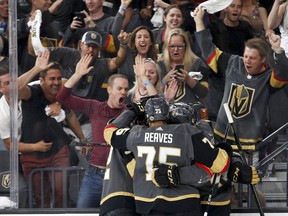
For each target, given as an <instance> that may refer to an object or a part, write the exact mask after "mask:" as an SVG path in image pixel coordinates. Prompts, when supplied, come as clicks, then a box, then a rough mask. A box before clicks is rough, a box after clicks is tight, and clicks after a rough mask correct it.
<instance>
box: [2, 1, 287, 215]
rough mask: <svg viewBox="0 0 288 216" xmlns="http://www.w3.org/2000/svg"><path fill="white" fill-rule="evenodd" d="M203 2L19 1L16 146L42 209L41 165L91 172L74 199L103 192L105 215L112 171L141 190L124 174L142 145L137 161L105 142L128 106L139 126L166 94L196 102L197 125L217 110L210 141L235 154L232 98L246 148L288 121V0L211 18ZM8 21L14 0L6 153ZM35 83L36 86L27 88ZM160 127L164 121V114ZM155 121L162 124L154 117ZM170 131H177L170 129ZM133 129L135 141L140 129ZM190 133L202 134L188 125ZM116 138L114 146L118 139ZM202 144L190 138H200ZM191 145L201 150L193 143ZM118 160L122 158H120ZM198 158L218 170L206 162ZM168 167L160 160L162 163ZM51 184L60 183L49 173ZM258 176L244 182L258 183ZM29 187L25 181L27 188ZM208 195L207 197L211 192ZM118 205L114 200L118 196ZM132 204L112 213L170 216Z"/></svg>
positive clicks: (80, 203)
mask: <svg viewBox="0 0 288 216" xmlns="http://www.w3.org/2000/svg"><path fill="white" fill-rule="evenodd" d="M205 2H206V1H204V0H202V1H201V0H198V1H196V0H171V1H168V0H146V1H142V0H121V1H120V0H119V1H113V0H107V1H104V0H83V1H82V0H18V1H17V4H18V7H17V8H18V11H17V16H18V20H17V37H18V38H17V41H18V90H19V110H18V116H19V118H18V119H19V121H18V123H19V125H18V129H19V130H18V131H19V137H18V141H19V152H20V153H21V154H19V157H20V164H21V166H20V167H21V168H22V169H23V173H22V171H21V173H20V175H21V174H23V176H24V178H25V180H26V183H27V184H28V183H29V181H30V180H31V181H33V182H35V184H34V191H35V196H34V199H35V200H34V202H35V205H34V206H35V207H39V206H40V203H41V196H40V188H39V184H37V182H39V181H40V180H39V176H34V177H33V178H30V177H29V174H30V172H31V170H32V169H33V168H44V167H63V166H84V168H85V169H86V172H85V175H84V178H83V181H82V184H81V188H80V192H79V196H78V200H77V203H76V204H75V206H76V207H77V208H92V207H99V206H100V201H101V195H102V198H103V200H102V201H101V205H103V203H104V205H103V206H104V207H103V209H104V210H103V209H102V210H103V212H105V214H106V213H108V212H109V211H108V210H109V207H108V210H107V206H109V202H110V201H109V200H108V201H109V202H107V200H106V196H108V197H109V196H110V193H112V192H111V191H110V190H111V185H112V184H113V185H119V182H122V180H119V182H118V183H117V181H116V182H114V181H110V182H109V181H108V182H105V181H106V180H107V179H109V177H108V176H109V175H112V176H115V174H112V166H111V165H109V164H114V165H113V166H114V169H119V170H121V173H120V174H119V175H123V176H124V175H125V178H123V179H124V180H123V182H124V181H125V182H126V184H127V185H129V184H130V187H128V186H127V188H126V186H125V188H121V189H123V190H124V192H127V193H129V194H130V193H133V189H132V188H131V184H134V183H133V181H132V178H129V176H130V174H131V173H130V168H131V167H130V168H129V169H128V168H127V169H126V167H128V165H129V164H131V163H133V159H132V158H133V157H135V158H136V161H137V158H138V157H142V156H140V155H135V153H136V150H134V151H133V154H134V155H133V154H131V152H130V153H129V154H128V153H127V152H126V151H125V150H127V149H125V147H121V148H120V149H113V151H111V152H110V146H109V145H108V143H109V144H112V145H113V142H115V140H109V139H107V137H106V135H105V134H104V130H105V132H107V128H106V129H105V126H106V125H107V124H109V122H110V121H111V119H115V118H116V122H117V124H119V120H118V121H117V119H118V118H120V120H122V121H124V120H127V119H125V118H128V117H125V118H124V119H123V117H121V116H122V115H121V113H123V111H124V110H126V109H130V110H131V109H132V108H131V106H132V107H133V106H134V108H133V109H132V110H133V111H134V112H136V116H137V117H136V120H135V119H133V120H135V121H134V122H133V125H134V124H136V125H137V124H140V125H145V122H144V119H141V118H140V117H139V115H140V114H141V108H143V109H144V107H145V109H146V108H147V107H146V106H145V104H144V105H143V104H142V105H143V107H142V106H140V105H139V104H138V103H139V101H141V102H142V103H143V101H145V102H146V101H147V98H150V97H156V98H165V101H166V102H167V103H169V104H170V105H171V104H175V103H184V104H189V106H191V107H193V110H194V112H195V113H194V114H195V115H194V116H195V118H193V124H195V122H196V121H199V122H200V121H201V120H200V119H201V118H200V116H201V114H200V112H201V111H203V110H204V111H206V112H208V119H206V121H209V122H210V123H211V124H209V126H211V127H212V129H211V128H210V129H211V131H212V130H214V136H212V138H211V137H210V141H211V142H214V144H218V143H222V142H226V143H228V144H230V145H231V146H232V147H233V146H234V145H235V141H237V140H235V137H233V132H234V131H233V130H231V129H230V130H229V127H228V126H227V125H229V124H228V122H227V118H226V115H225V111H224V107H223V104H224V103H228V105H229V108H230V109H231V112H232V116H233V118H234V120H235V122H234V124H235V133H237V135H239V140H240V142H241V143H242V144H243V146H254V147H253V148H254V149H256V147H255V146H257V144H258V143H259V142H261V140H263V138H265V136H267V135H268V134H269V133H271V132H273V131H274V130H275V129H277V128H279V127H280V126H282V125H283V124H284V123H286V122H287V121H288V116H287V115H286V116H283V115H281V114H277V113H285V112H286V110H285V107H287V104H288V87H287V85H285V84H286V83H287V82H288V77H287V75H286V74H285V67H286V68H287V65H288V63H287V62H288V60H287V57H288V44H287V43H288V38H287V37H288V36H287V35H288V22H287V20H288V18H287V14H288V13H287V10H288V9H287V8H288V1H286V0H284V1H281V0H274V1H269V0H266V1H265V0H262V1H261V0H232V1H223V2H229V3H230V5H229V6H228V7H226V8H224V9H223V10H220V11H218V12H217V13H214V14H209V13H208V12H207V11H208V10H207V11H205V10H202V7H201V5H202V3H205ZM216 2H217V1H216ZM199 5H200V6H199ZM39 12H40V14H41V16H40V21H41V22H40V26H39V23H38V29H37V26H36V29H33V28H34V27H35V26H33V25H37V24H36V22H35V20H36V21H39V15H37V13H38V14H39ZM192 15H193V16H192ZM152 20H153V22H152ZM155 20H156V21H157V24H155ZM159 23H160V24H159ZM8 26H9V23H8V0H0V94H2V95H3V96H2V98H1V101H0V120H1V121H0V122H1V123H0V138H1V139H2V141H0V150H7V149H8V150H9V149H10V144H11V143H10V142H11V140H10V134H9V133H10V124H5V125H4V124H3V123H2V122H3V121H4V120H5V121H6V120H7V119H9V116H10V114H9V77H8V73H9V68H8V66H9V46H8V44H9V28H8ZM32 29H33V30H34V31H35V32H33V31H32ZM37 31H38V32H37ZM38 33H39V35H38ZM38 36H39V37H38ZM38 39H39V41H37V40H38ZM37 42H38V43H37ZM285 55H286V56H285ZM283 70H284V71H283ZM10 72H11V71H10ZM31 81H34V82H33V83H32V84H31V83H30V84H29V85H28V83H29V82H31ZM143 99H145V100H143ZM148 101H149V100H148ZM155 103H156V104H157V103H158V102H155ZM161 103H164V102H161ZM131 104H132V105H131ZM135 104H138V106H136V105H135ZM126 105H127V107H128V108H127V107H126ZM162 105H163V106H165V104H162ZM135 106H136V107H137V109H136V108H135ZM139 110H140V111H139ZM124 113H125V111H124ZM4 114H5V115H4ZM4 117H5V118H4ZM117 117H118V118H117ZM130 117H131V116H129V118H130ZM131 118H132V117H131ZM134 118H135V116H134ZM129 120H131V119H129ZM160 120H165V122H166V120H167V119H160ZM9 121H10V119H9ZM124 122H125V121H124ZM128 122H129V121H128ZM131 122H132V121H131ZM131 122H129V123H131ZM150 122H153V120H151V119H150ZM168 122H169V121H168ZM110 123H111V122H110ZM186 123H187V122H186ZM190 123H191V124H192V122H190ZM112 124H113V122H112ZM117 124H116V126H115V125H114V126H115V127H117V128H118V129H119V128H121V127H123V126H124V125H123V122H121V124H120V125H121V126H119V125H117ZM165 124H166V123H165ZM152 125H155V124H152ZM160 125H162V123H161V124H160ZM149 126H150V125H149ZM151 127H152V126H151ZM47 128H49V130H47ZM122 130H124V131H125V129H123V128H122ZM131 130H133V127H132V129H131ZM141 130H142V129H141ZM143 130H144V131H145V130H146V129H143ZM191 130H192V129H191ZM197 130H199V128H198V129H197ZM201 130H202V129H201ZM167 131H169V132H171V133H172V132H173V130H171V129H169V130H167ZM175 131H177V130H175ZM206 132H207V131H206ZM119 133H121V130H120V132H119ZM123 133H124V132H123ZM134 133H136V134H137V132H135V130H134ZM189 133H191V134H192V135H191V136H192V137H197V136H196V135H195V134H193V132H190V129H189ZM110 135H111V134H109V136H110ZM118 135H119V134H118ZM111 136H112V135H111ZM135 136H136V135H135ZM139 136H140V135H139ZM126 138H127V137H125V139H124V140H126ZM111 139H112V138H111ZM113 139H116V141H117V137H116V138H113ZM131 139H132V138H131ZM194 139H196V138H192V140H193V142H196V141H194ZM107 140H109V141H107ZM127 140H128V138H127ZM135 140H136V138H135ZM1 142H2V144H1ZM119 142H120V143H121V140H119ZM130 142H131V140H130ZM127 143H128V141H127ZM119 145H120V144H119ZM127 145H128V144H127ZM193 145H194V146H196V144H195V143H194V144H193ZM113 146H114V147H115V146H118V144H116V145H113ZM124 146H125V145H124ZM188 146H189V145H188ZM115 148H117V147H115ZM183 148H184V147H183ZM186 148H187V147H185V149H186ZM221 148H223V149H225V152H227V155H229V154H230V153H229V151H230V150H227V148H226V147H223V146H222V147H219V149H220V150H219V152H221V151H222V150H223V149H221ZM272 148H273V147H272ZM128 149H129V148H128ZM129 150H131V149H129ZM269 151H271V149H270V148H268V147H266V146H265V148H262V149H260V150H259V151H257V152H254V155H253V160H254V161H259V160H261V158H263V157H265V155H266V154H268V153H269ZM109 152H110V158H109ZM138 153H139V152H138ZM202 153H203V152H202ZM213 154H214V153H213V152H212V153H211V155H213ZM217 154H220V153H217ZM222 154H224V153H222ZM225 154H226V153H225ZM111 155H113V158H114V162H111V161H112V160H111ZM198 156H199V155H198ZM230 156H231V155H230ZM211 157H212V156H211ZM214 159H215V158H213V160H214ZM211 160H212V159H211ZM115 161H116V163H115ZM123 161H124V162H123ZM199 161H201V163H203V164H204V165H205V166H206V167H207V166H208V167H209V165H207V164H206V163H204V162H203V161H204V160H203V159H201V158H200V157H199ZM215 161H217V160H216V159H215ZM165 162H166V161H161V159H159V163H165ZM205 162H207V161H205ZM226 162H227V163H229V161H226ZM117 163H118V165H117ZM140 163H141V162H140ZM209 163H210V162H209ZM209 163H208V164H209ZM106 164H108V165H109V169H108V168H107V167H106ZM115 164H116V165H115ZM126 165H127V166H126ZM146 165H147V164H146ZM152 165H153V164H152ZM223 165H226V163H223ZM250 165H251V166H252V165H253V164H250ZM110 166H111V167H110ZM129 166H130V165H129ZM143 166H144V165H143ZM183 166H184V165H183ZM185 166H188V165H187V164H186V165H185ZM115 167H116V168H115ZM117 167H118V168H117ZM211 167H213V166H211ZM211 167H209V168H210V169H212V168H211ZM230 167H233V169H234V168H235V167H234V166H232V165H231V166H230ZM213 168H214V167H213ZM150 169H152V167H150ZM167 169H168V168H167ZM193 169H194V168H193ZM197 169H198V168H197ZM235 169H236V168H235ZM119 170H118V172H119ZM108 171H109V172H108ZM136 171H137V168H136ZM174 171H175V170H174ZM222 171H223V172H225V171H227V170H226V169H224V168H223V170H222V169H221V172H220V171H219V172H218V173H222ZM234 171H235V170H234ZM194 172H195V170H194ZM213 172H214V171H213ZM227 172H228V173H229V171H227ZM231 172H232V171H231V169H230V174H231ZM251 172H252V171H251ZM251 172H250V174H251ZM183 173H184V171H183ZM183 173H182V174H181V175H185V176H186V175H187V172H186V173H185V174H183ZM214 173H217V171H215V172H214ZM148 174H149V172H147V175H148ZM150 174H151V173H150ZM231 176H233V174H231ZM168 177H169V176H168ZM180 177H181V176H180ZM180 177H179V178H180ZM202 177H203V176H202ZM48 178H50V183H51V181H52V180H51V176H49V177H48ZM60 178H62V175H61V174H59V173H58V174H56V179H58V180H57V181H56V182H57V185H56V188H57V190H56V193H57V198H58V199H57V200H56V205H55V206H53V207H62V206H63V203H62V196H63V194H61V191H62V187H63V185H62V183H61V181H60V180H59V179H60ZM127 178H128V179H127ZM252 179H253V178H252V177H251V179H250V180H251V181H252ZM174 180H175V179H174ZM178 180H179V179H178ZM250 180H247V179H245V181H242V182H241V181H238V182H240V183H251V181H250ZM150 181H151V182H152V180H151V179H150ZM48 182H49V181H48ZM103 182H104V189H102V188H103ZM136 182H137V181H136ZM178 182H180V180H179V181H178ZM257 182H258V181H257ZM158 183H159V182H158ZM170 183H171V182H170ZM254 183H255V182H254ZM254 183H253V184H254ZM21 184H25V181H24V180H23V181H22V183H21ZM105 184H106V185H105ZM151 184H152V185H153V183H151ZM179 184H180V183H179ZM152 185H150V186H151V187H152ZM191 185H193V183H191ZM121 186H122V187H123V184H122V185H121ZM150 186H148V187H150ZM154 186H155V185H154ZM166 186H167V185H166ZM166 186H165V187H166ZM169 186H175V184H170V185H169ZM201 186H203V185H201ZM206 186H207V185H206ZM105 187H106V188H105ZM107 187H109V189H107ZM157 187H159V185H157ZM193 187H196V186H194V185H193ZM227 188H228V189H227V191H228V192H227V191H226V195H227V196H228V198H227V196H226V197H225V198H223V200H221V199H220V201H221V202H225V203H226V201H227V202H228V203H226V205H227V206H228V209H224V210H223V209H221V210H219V209H218V210H216V211H215V213H214V214H215V215H217V213H216V212H217V211H224V212H225V214H227V215H229V213H230V204H229V201H228V200H229V199H230V192H231V191H230V187H227ZM206 189H207V188H206ZM102 190H103V191H104V192H105V193H104V195H103V194H102ZM151 190H152V189H151ZM181 190H182V189H181ZM107 191H108V192H107ZM109 191H110V192H109ZM112 191H113V190H112ZM116 191H117V190H114V192H116ZM208 191H209V190H208ZM47 193H49V192H47ZM191 193H192V192H191ZM193 193H194V191H193ZM140 194H141V195H142V192H140ZM183 194H185V193H183ZM200 194H201V193H200ZM145 195H146V194H145V193H144V196H145ZM149 196H150V195H148V197H149ZM189 196H190V195H189ZM199 196H200V195H199ZM203 197H205V199H206V197H207V193H206V194H205V196H203ZM110 198H111V197H110ZM130 198H131V197H129V196H128V197H125V196H124V198H121V199H125V200H126V201H127V200H128V201H127V202H130V201H131V200H130ZM146 198H147V197H146ZM149 198H151V199H152V198H153V196H151V197H149ZM20 199H23V200H24V201H23V203H24V204H23V205H21V207H25V199H27V197H25V195H23V196H21V197H20ZM140 199H141V198H140ZM227 199H228V200H227ZM118 201H119V200H118ZM142 201H143V200H142ZM142 201H141V202H142ZM154 201H155V200H154ZM202 201H203V200H202ZM220 201H219V202H220ZM50 202H51V201H50V200H49V197H48V196H47V197H45V206H46V207H48V206H50V205H51V203H50ZM105 202H106V203H105ZM113 202H116V203H117V200H116V201H113ZM141 202H140V203H141ZM193 202H194V201H193ZM107 203H108V205H107ZM120 203H121V202H120ZM144 203H145V201H144ZM184 203H185V202H184ZM142 204H143V203H141V204H140V205H142ZM205 204H207V203H205ZM106 205H107V206H106ZM212 205H213V204H212ZM127 206H128V204H127ZM127 206H120V207H119V208H121V207H123V208H124V207H127ZM144 206H145V204H144ZM205 206H206V205H205ZM215 206H217V204H216V205H215ZM224 207H225V205H224ZM127 208H128V209H129V211H128V212H127V211H124V212H118V210H117V209H116V210H117V211H116V212H114V215H121V214H123V215H137V213H141V214H142V215H153V214H154V215H158V213H159V215H161V213H163V212H161V211H162V210H163V209H161V211H160V210H159V209H154V210H153V209H152V211H151V212H149V211H148V212H145V211H146V210H145V211H142V209H141V207H140V210H139V211H138V210H137V206H136V210H137V213H134V212H133V211H132V212H130V210H131V209H134V208H135V206H134V205H132V207H131V206H129V207H127ZM151 208H152V207H151ZM202 208H203V206H202ZM168 209H169V208H168ZM200 209H201V208H200ZM200 209H199V211H200V212H201V210H200ZM216 209H217V208H216ZM114 210H115V209H113V211H114ZM159 211H160V212H159ZM167 211H168V210H167ZM187 211H188V210H187ZM164 212H165V211H164ZM172 213H177V212H172ZM198 213H199V212H198ZM105 214H104V213H103V215H105ZM194 214H196V213H195V212H194ZM200 214H201V213H200ZM200 214H199V215H200ZM109 215H110V214H109ZM111 215H113V214H112V213H111ZM164 215H165V214H164ZM175 215H176V214H175ZM177 215H178V214H177ZM179 215H182V214H179ZM183 215H186V214H183ZM187 215H189V214H187Z"/></svg>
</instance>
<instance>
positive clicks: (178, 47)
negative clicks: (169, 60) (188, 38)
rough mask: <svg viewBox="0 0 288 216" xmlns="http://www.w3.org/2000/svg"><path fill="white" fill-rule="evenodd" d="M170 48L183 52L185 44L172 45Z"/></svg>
mask: <svg viewBox="0 0 288 216" xmlns="http://www.w3.org/2000/svg"><path fill="white" fill-rule="evenodd" d="M169 48H170V49H171V50H175V49H176V48H177V49H178V50H183V49H184V48H185V44H182V45H170V46H169Z"/></svg>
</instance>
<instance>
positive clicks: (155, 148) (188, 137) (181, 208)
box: [104, 98, 231, 216]
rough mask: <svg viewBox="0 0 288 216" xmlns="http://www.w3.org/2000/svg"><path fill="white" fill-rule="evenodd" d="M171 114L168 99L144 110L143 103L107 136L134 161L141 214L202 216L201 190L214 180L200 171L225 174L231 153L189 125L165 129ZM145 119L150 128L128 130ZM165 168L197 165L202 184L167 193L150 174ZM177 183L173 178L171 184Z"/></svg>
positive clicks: (112, 126) (122, 117)
mask: <svg viewBox="0 0 288 216" xmlns="http://www.w3.org/2000/svg"><path fill="white" fill-rule="evenodd" d="M144 110H145V111H144ZM168 110H169V107H168V104H167V102H166V101H165V99H164V98H151V99H149V100H148V101H147V103H146V105H145V109H144V107H143V105H142V104H140V103H135V104H131V109H130V110H127V111H124V112H123V114H121V115H120V116H119V117H117V118H116V119H115V120H114V121H112V122H111V124H109V125H108V126H107V127H106V128H105V131H104V137H105V139H106V141H107V143H109V144H111V145H112V146H113V147H114V148H117V149H120V150H130V151H132V153H133V155H134V157H135V160H136V166H135V170H134V179H133V193H134V199H135V203H136V212H137V213H139V214H142V215H177V216H178V215H179V216H180V215H187V216H188V215H191V216H192V215H193V216H198V215H199V216H200V215H202V213H201V206H200V199H199V198H200V195H199V192H198V190H197V188H196V187H198V186H199V185H203V184H204V183H206V182H207V181H209V178H208V179H202V177H203V176H202V172H200V170H201V169H200V168H205V170H203V171H208V172H210V174H211V173H212V172H214V173H222V172H224V171H225V170H226V169H227V167H228V165H229V161H230V159H229V155H230V153H231V148H229V146H227V145H226V146H224V145H223V146H222V147H221V148H213V146H212V145H211V143H210V142H209V140H208V138H206V137H205V136H204V135H203V133H202V132H201V130H199V129H197V128H196V127H191V125H190V124H166V121H167V118H168ZM144 114H145V115H146V118H147V123H148V125H149V126H148V127H147V126H145V125H136V126H133V127H132V128H129V127H127V126H129V125H130V123H131V121H133V120H134V119H135V118H138V119H139V118H140V119H141V118H143V117H144ZM183 135H185V136H183ZM224 148H225V149H224ZM162 163H167V164H169V165H172V164H177V165H178V166H189V165H192V164H194V165H195V166H198V167H197V168H198V170H199V172H195V176H196V175H198V185H194V186H189V185H184V184H185V183H184V184H183V185H182V184H181V185H175V186H173V187H167V188H159V187H157V186H156V185H154V184H153V182H152V181H153V177H152V176H151V174H152V172H153V167H157V166H158V165H159V164H162ZM171 168H173V166H171ZM169 171H170V173H171V174H172V173H173V171H172V170H169ZM173 179H174V178H173V176H171V177H170V178H169V181H173ZM183 180H184V181H185V179H183Z"/></svg>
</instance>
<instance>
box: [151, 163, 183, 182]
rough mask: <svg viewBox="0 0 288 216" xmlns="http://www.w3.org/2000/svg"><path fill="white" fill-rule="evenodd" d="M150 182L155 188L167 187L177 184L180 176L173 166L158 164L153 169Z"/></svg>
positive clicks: (176, 168)
mask: <svg viewBox="0 0 288 216" xmlns="http://www.w3.org/2000/svg"><path fill="white" fill-rule="evenodd" d="M152 182H153V183H154V184H155V185H156V186H157V187H168V186H174V185H177V184H179V182H180V176H179V172H178V167H177V166H175V165H167V164H160V165H158V166H157V167H156V168H154V169H153V172H152Z"/></svg>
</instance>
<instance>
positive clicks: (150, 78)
mask: <svg viewBox="0 0 288 216" xmlns="http://www.w3.org/2000/svg"><path fill="white" fill-rule="evenodd" d="M160 72H161V71H160V68H159V66H158V65H157V63H156V62H155V61H154V60H153V59H151V58H143V57H141V56H140V55H137V56H136V58H135V65H134V73H135V82H134V86H133V88H131V89H130V90H129V92H128V100H130V101H129V102H136V101H140V100H141V98H143V97H149V96H155V95H158V94H162V93H161V92H162V88H161V74H160Z"/></svg>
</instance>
